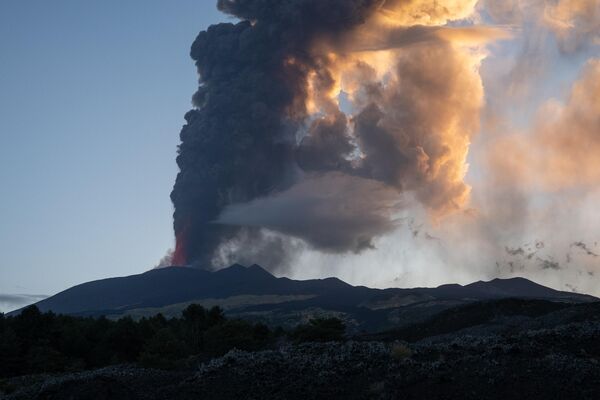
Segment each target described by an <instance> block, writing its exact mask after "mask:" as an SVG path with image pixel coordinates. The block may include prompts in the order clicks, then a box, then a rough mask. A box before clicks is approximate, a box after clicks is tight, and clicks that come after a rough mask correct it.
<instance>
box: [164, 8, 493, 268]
mask: <svg viewBox="0 0 600 400" xmlns="http://www.w3.org/2000/svg"><path fill="white" fill-rule="evenodd" d="M473 3H474V2H473V1H464V2H455V3H454V4H453V6H452V7H440V6H438V5H437V3H435V2H432V1H425V0H423V1H413V2H410V3H407V2H404V1H399V0H388V1H385V0H351V1H348V0H335V1H317V0H284V1H279V0H277V1H275V0H262V1H260V0H220V1H219V2H218V8H219V9H220V10H221V11H223V12H225V13H227V14H230V15H232V16H234V17H236V18H238V19H240V20H241V22H239V23H237V24H219V25H215V26H211V27H209V28H208V30H206V31H205V32H201V33H200V34H199V35H198V37H197V38H196V40H195V41H194V44H193V45H192V49H191V56H192V58H193V59H194V60H195V62H196V66H197V68H198V73H199V75H200V86H199V89H198V91H197V92H196V94H195V95H194V97H193V101H194V105H195V106H196V108H195V109H194V110H192V111H190V112H189V113H188V114H187V115H186V122H187V124H186V125H185V126H184V127H183V128H182V130H181V134H180V138H181V145H180V146H179V154H178V157H177V164H178V166H179V168H180V173H179V174H178V176H177V180H176V183H175V186H174V189H173V192H172V193H171V199H172V201H173V204H174V206H175V212H174V230H175V236H176V246H175V251H174V254H173V257H172V263H173V264H190V263H194V264H197V265H202V266H207V265H210V264H211V262H212V260H213V258H214V256H215V254H216V251H217V250H218V248H219V246H221V245H223V244H224V243H226V242H227V241H230V240H234V239H235V238H236V236H237V235H239V234H240V232H241V229H242V228H244V229H247V228H249V227H254V228H255V229H270V230H275V231H277V232H279V233H282V234H285V235H290V236H293V237H297V238H300V239H302V240H304V241H305V242H306V243H307V244H309V245H310V246H312V247H314V248H317V249H321V250H324V251H331V252H347V251H353V252H357V251H361V250H363V249H367V248H372V247H373V245H372V240H373V239H374V238H376V237H378V236H381V235H382V234H384V233H386V232H389V231H390V230H391V229H392V227H393V225H394V222H393V220H394V218H393V215H392V214H393V212H392V211H393V209H394V208H397V204H400V203H402V201H403V200H404V195H405V194H406V193H410V195H411V196H413V197H416V199H417V201H419V202H422V203H424V204H425V205H426V207H427V208H428V209H429V210H431V212H432V213H433V214H435V215H436V216H441V215H444V214H447V213H449V212H452V211H455V210H458V209H460V208H461V207H462V206H463V205H464V204H465V202H466V199H467V197H468V193H469V188H468V186H467V185H466V184H465V183H464V181H463V177H464V174H465V171H466V166H465V158H466V154H467V150H468V144H469V141H470V137H471V136H472V135H473V134H474V133H475V131H476V129H477V124H478V122H477V112H478V109H479V108H480V107H481V104H482V87H481V82H480V79H479V77H478V75H477V73H476V72H475V71H474V69H476V65H477V63H478V60H479V58H478V56H474V55H472V54H470V53H468V52H467V51H463V50H461V49H458V47H457V46H454V45H452V41H453V40H454V38H455V37H457V36H458V37H460V40H465V38H467V39H468V38H469V37H472V38H473V39H472V40H470V41H469V40H467V41H468V42H471V43H472V42H476V43H479V44H481V43H482V42H485V41H486V40H491V39H495V38H497V37H498V32H497V31H495V30H493V29H487V30H486V29H468V28H465V29H458V28H450V27H448V28H444V27H442V25H444V24H445V23H446V22H447V21H449V20H451V19H456V18H461V17H464V16H466V15H467V14H468V13H469V11H470V10H471V9H472V5H473ZM365 30H366V32H367V33H368V34H367V35H365ZM359 37H360V38H361V40H358V39H359ZM365 49H368V51H367V52H366V53H365ZM399 49H405V51H401V52H398V50H399ZM377 53H380V54H384V55H385V56H386V57H387V61H386V65H385V68H386V71H385V75H386V76H385V77H384V76H382V75H381V71H378V68H380V67H381V66H382V64H380V63H379V62H378V60H375V59H373V58H372V55H373V54H377ZM359 77H360V78H364V79H363V80H360V79H357V78H359ZM383 82H385V84H383ZM342 91H344V92H345V93H347V94H348V95H349V98H351V102H352V103H353V104H354V107H356V108H357V112H356V113H354V114H352V115H347V114H346V113H345V112H343V110H341V109H340V106H339V101H338V99H337V96H338V95H339V93H341V92H342ZM398 110H402V112H400V113H398V112H397V111H398ZM319 180H323V182H320V183H319V182H318V181H319ZM324 183H326V184H327V185H328V190H330V191H333V192H335V193H337V194H336V196H330V198H328V199H323V198H320V199H319V200H318V202H321V203H322V204H320V205H315V201H316V200H315V198H314V197H313V198H311V197H310V196H306V191H307V188H308V190H319V189H318V188H319V185H323V184H324ZM373 188H378V189H375V190H376V191H378V192H385V193H386V194H385V196H383V199H377V200H374V198H373V196H369V195H368V194H369V193H370V192H371V191H372V190H373ZM345 191H346V192H345ZM295 196H298V198H295ZM371 200H372V203H369V201H371ZM325 203H327V204H325ZM382 203H385V204H382ZM339 204H342V205H343V207H341V208H336V205H339ZM296 206H297V207H296ZM272 209H276V210H278V212H274V211H273V210H272ZM319 209H325V210H327V212H328V213H329V214H330V215H332V217H331V219H329V220H327V221H324V220H322V218H320V217H318V214H315V212H316V210H319ZM349 210H350V211H351V212H350V211H349ZM352 212H360V214H361V215H360V216H358V214H356V215H354V216H352V218H351V217H350V216H349V215H350V214H352ZM319 221H320V222H326V223H329V224H328V227H327V229H325V230H324V229H323V228H322V227H318V226H317V223H318V222H319Z"/></svg>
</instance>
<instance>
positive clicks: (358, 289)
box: [36, 265, 596, 330]
mask: <svg viewBox="0 0 600 400" xmlns="http://www.w3.org/2000/svg"><path fill="white" fill-rule="evenodd" d="M513 297H514V298H535V299H545V300H552V301H561V302H574V303H579V302H589V301H594V300H596V299H595V298H594V297H592V296H586V295H581V294H577V293H569V292H561V291H557V290H554V289H550V288H547V287H544V286H542V285H538V284H536V283H534V282H531V281H529V280H527V279H523V278H513V279H494V280H492V281H490V282H482V281H479V282H475V283H472V284H469V285H465V286H461V285H457V284H452V285H442V286H440V287H437V288H415V289H371V288H367V287H363V286H351V285H349V284H347V283H345V282H343V281H341V280H339V279H337V278H327V279H314V280H306V281H297V280H292V279H288V278H276V277H274V276H273V275H271V274H270V273H269V272H267V271H265V270H264V269H263V268H261V267H260V266H257V265H253V266H251V267H244V266H241V265H233V266H231V267H229V268H225V269H222V270H219V271H215V272H209V271H204V270H198V269H192V268H181V267H170V268H163V269H158V270H151V271H148V272H145V273H143V274H139V275H132V276H127V277H122V278H110V279H103V280H98V281H93V282H88V283H84V284H81V285H77V286H74V287H72V288H70V289H67V290H65V291H63V292H61V293H58V294H57V295H55V296H52V297H49V298H47V299H45V300H42V301H40V302H38V303H37V304H36V305H37V306H38V308H39V309H40V310H42V311H53V312H56V313H63V314H74V315H91V316H99V315H107V316H110V317H115V318H116V317H119V316H123V315H131V316H134V317H140V316H148V315H153V314H156V313H157V312H162V313H163V314H166V315H167V316H175V315H177V314H178V313H179V312H180V311H181V310H182V309H183V308H185V307H186V306H187V305H188V304H190V303H192V302H195V303H200V304H203V305H205V306H212V305H220V306H222V307H223V308H225V310H226V312H227V313H228V314H229V315H231V316H237V317H243V318H250V319H254V320H259V321H262V322H265V323H268V324H273V325H294V324H296V323H298V322H300V321H302V320H306V319H308V318H312V317H315V316H321V315H334V316H337V317H340V318H342V319H344V320H346V323H347V324H348V325H349V326H350V327H351V329H354V330H376V329H384V328H389V327H397V326H402V325H406V324H411V323H415V322H419V321H422V320H424V319H426V318H429V317H431V316H432V315H435V314H437V313H439V312H441V311H443V310H446V309H448V308H452V307H455V306H458V305H463V304H468V303H471V302H474V301H479V300H489V299H501V298H513Z"/></svg>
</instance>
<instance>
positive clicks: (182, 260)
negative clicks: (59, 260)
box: [171, 0, 380, 266]
mask: <svg viewBox="0 0 600 400" xmlns="http://www.w3.org/2000/svg"><path fill="white" fill-rule="evenodd" d="M326 3H327V4H325V2H321V1H268V0H265V1H233V0H230V1H226V0H221V1H219V2H218V7H219V9H220V10H221V11H224V12H226V13H228V14H231V15H233V16H235V17H238V18H240V19H241V20H242V21H241V22H239V23H237V24H219V25H214V26H211V27H209V28H208V30H206V31H204V32H201V33H200V34H199V35H198V37H197V38H196V40H195V41H194V43H193V45H192V49H191V57H192V59H193V60H194V61H195V62H196V66H197V68H198V73H199V75H200V86H199V89H198V91H197V92H196V94H195V95H194V97H193V101H194V104H195V106H196V108H195V109H194V110H192V111H190V112H188V113H187V114H186V116H185V119H186V122H187V123H186V125H185V126H184V127H183V128H182V130H181V134H180V138H181V144H180V146H179V154H178V156H177V164H178V166H179V168H180V172H179V174H178V175H177V179H176V182H175V186H174V188H173V191H172V193H171V199H172V201H173V204H174V206H175V212H174V230H175V235H176V240H177V243H176V248H175V253H174V255H173V260H172V262H173V263H174V264H189V263H197V264H200V265H204V266H206V265H209V264H210V262H211V259H212V256H213V253H214V251H215V250H216V248H217V247H218V245H219V244H221V243H222V242H223V241H224V240H226V239H229V238H233V237H234V236H235V235H236V234H237V232H238V231H239V229H238V228H236V227H232V226H224V225H218V224H213V223H212V222H213V221H214V220H215V219H216V218H217V217H218V215H219V214H220V212H221V211H222V210H223V208H224V207H225V206H226V205H229V204H233V203H241V202H246V201H249V200H252V199H254V198H257V197H260V196H265V195H268V194H269V193H271V192H272V191H276V190H281V189H284V188H286V187H288V186H289V185H290V184H291V183H292V182H293V180H294V175H295V174H296V172H295V164H294V158H293V150H294V147H295V131H296V130H297V129H298V124H299V123H300V122H301V121H302V120H303V119H304V118H305V117H306V108H305V106H304V104H303V101H302V100H303V96H304V94H305V87H304V82H305V80H306V75H307V73H308V71H309V70H311V69H315V68H316V66H317V64H318V60H317V59H315V58H314V57H312V56H311V55H310V54H309V51H308V50H309V45H310V44H311V42H312V41H313V40H314V39H315V38H316V37H317V36H318V35H325V34H331V35H335V34H336V33H337V32H340V31H343V30H346V29H349V28H351V27H352V26H353V25H356V24H359V23H361V22H362V21H364V18H366V17H367V15H368V13H369V12H372V11H373V10H374V9H375V8H376V6H377V5H378V3H380V1H375V0H354V1H346V0H343V1H342V0H339V1H330V2H326ZM332 10H335V12H331V11H332Z"/></svg>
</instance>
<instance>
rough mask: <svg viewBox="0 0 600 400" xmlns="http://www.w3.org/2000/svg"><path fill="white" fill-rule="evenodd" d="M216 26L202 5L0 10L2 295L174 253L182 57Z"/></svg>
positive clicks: (49, 287) (147, 263)
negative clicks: (173, 194) (205, 31)
mask: <svg viewBox="0 0 600 400" xmlns="http://www.w3.org/2000/svg"><path fill="white" fill-rule="evenodd" d="M223 20H226V17H225V16H224V15H222V14H220V13H219V12H218V11H217V10H216V7H215V6H214V3H213V2H212V1H205V0H201V1H198V0H180V1H177V2H176V3H175V2H168V1H156V0H130V1H125V2H124V1H117V0H108V1H94V2H87V1H86V2H82V1H77V0H71V1H70V0H60V1H52V2H49V1H45V0H3V1H0V54H2V56H1V57H0V188H1V193H2V196H1V199H0V221H1V222H0V254H2V257H1V258H0V294H2V295H8V294H11V295H14V294H34V295H44V294H46V295H47V294H54V293H56V292H58V291H60V290H63V289H66V288H68V287H70V286H72V285H75V284H78V283H82V282H85V281H89V280H93V279H99V278H105V277H111V276H124V275H130V274H136V273H140V272H143V271H146V270H148V269H150V268H152V267H153V266H154V265H156V263H157V262H158V260H159V259H160V258H161V257H162V256H163V255H164V254H165V252H166V250H167V249H168V248H170V247H172V246H173V234H172V217H171V216H172V212H173V207H172V204H171V201H170V199H169V193H170V191H171V189H172V187H173V182H174V179H175V175H176V173H177V166H176V164H175V155H176V146H177V144H178V142H179V130H180V129H181V126H182V125H183V123H184V119H183V116H184V114H185V113H186V112H187V111H188V110H189V109H190V108H191V96H192V94H193V93H194V91H195V89H196V87H197V80H198V78H197V74H196V70H195V66H194V64H193V61H192V60H191V59H190V57H189V49H190V45H191V43H192V42H193V40H194V38H195V37H196V35H197V34H198V32H199V31H201V30H203V29H205V28H206V27H207V26H208V25H210V24H213V23H215V22H219V21H223ZM8 300H9V299H6V301H8ZM6 307H7V306H6V302H4V300H3V298H2V297H0V310H2V309H3V308H6Z"/></svg>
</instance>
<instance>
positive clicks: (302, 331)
mask: <svg viewBox="0 0 600 400" xmlns="http://www.w3.org/2000/svg"><path fill="white" fill-rule="evenodd" d="M345 332H346V325H345V324H344V323H343V322H342V320H340V319H338V318H315V319H311V320H310V321H309V323H308V324H302V325H298V326H297V327H296V329H295V330H294V331H293V332H292V335H291V336H292V338H293V339H294V340H295V341H296V342H333V341H336V342H337V341H341V340H343V339H344V333H345Z"/></svg>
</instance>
